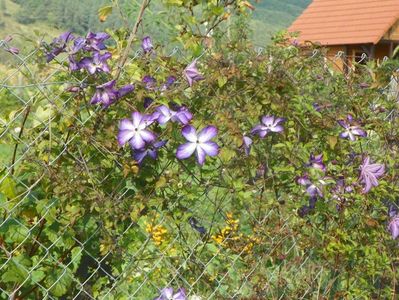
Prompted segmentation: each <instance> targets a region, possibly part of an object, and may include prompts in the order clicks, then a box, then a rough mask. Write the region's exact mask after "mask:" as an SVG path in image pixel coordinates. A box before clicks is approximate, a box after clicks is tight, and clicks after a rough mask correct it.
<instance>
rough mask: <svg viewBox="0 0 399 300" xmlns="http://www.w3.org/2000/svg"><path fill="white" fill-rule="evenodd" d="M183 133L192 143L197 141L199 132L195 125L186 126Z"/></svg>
mask: <svg viewBox="0 0 399 300" xmlns="http://www.w3.org/2000/svg"><path fill="white" fill-rule="evenodd" d="M181 133H182V135H183V136H184V138H185V139H186V140H187V141H189V142H191V143H195V142H197V132H196V131H195V128H194V127H193V126H191V125H186V126H184V127H183V129H182V131H181Z"/></svg>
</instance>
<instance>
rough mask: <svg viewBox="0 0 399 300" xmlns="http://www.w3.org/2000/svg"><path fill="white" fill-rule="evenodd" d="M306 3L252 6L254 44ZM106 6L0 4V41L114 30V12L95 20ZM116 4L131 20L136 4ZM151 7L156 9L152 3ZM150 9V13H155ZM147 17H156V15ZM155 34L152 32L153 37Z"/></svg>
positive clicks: (95, 1) (284, 0)
mask: <svg viewBox="0 0 399 300" xmlns="http://www.w3.org/2000/svg"><path fill="white" fill-rule="evenodd" d="M253 2H254V1H253ZM310 2H311V0H261V1H259V3H254V4H255V7H256V10H255V11H254V12H253V14H252V21H251V29H252V32H253V39H254V42H255V44H257V45H264V44H265V43H267V42H268V41H269V40H270V37H271V36H272V35H273V33H275V32H276V31H278V30H281V29H284V28H286V27H287V26H289V25H290V24H291V23H292V21H293V20H294V19H295V18H296V17H297V16H298V15H299V14H300V13H301V12H302V11H303V9H304V8H305V7H306V6H307V5H308V4H309V3H310ZM109 3H110V1H109V0H84V1H82V0H67V1H65V0H0V37H1V36H5V35H7V34H10V33H18V34H22V35H25V36H30V37H31V36H32V32H34V31H35V30H37V31H38V32H40V33H47V34H48V35H52V36H54V35H55V33H58V32H61V31H65V30H70V31H73V32H75V33H78V34H84V33H85V32H87V31H88V30H93V31H96V30H103V29H104V28H106V27H113V28H116V27H118V26H120V25H122V20H121V18H120V15H119V14H117V13H116V12H114V13H113V14H112V15H111V16H110V17H109V18H108V20H107V22H106V23H101V22H100V21H99V20H98V16H97V11H98V8H99V7H101V6H103V5H106V4H109ZM119 3H120V6H121V7H122V10H123V12H124V15H125V16H126V17H127V18H128V19H129V20H131V19H132V18H131V16H133V15H134V13H135V11H137V9H138V5H137V3H136V2H134V1H127V0H120V1H119ZM153 3H154V5H155V6H156V5H157V3H156V1H154V2H153ZM154 5H153V9H155V10H156V7H155V8H154ZM149 16H150V18H156V17H157V16H156V14H149ZM154 22H156V20H154ZM158 28H159V27H158ZM149 31H151V30H150V29H149ZM157 34H158V32H153V35H157Z"/></svg>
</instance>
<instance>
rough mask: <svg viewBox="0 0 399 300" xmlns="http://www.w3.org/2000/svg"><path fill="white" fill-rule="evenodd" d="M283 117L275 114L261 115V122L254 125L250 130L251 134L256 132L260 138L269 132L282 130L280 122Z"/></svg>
mask: <svg viewBox="0 0 399 300" xmlns="http://www.w3.org/2000/svg"><path fill="white" fill-rule="evenodd" d="M284 121H285V119H283V118H276V117H275V116H263V117H262V118H261V124H258V125H256V126H255V127H254V128H253V129H252V130H251V133H252V134H258V135H259V136H260V137H261V138H264V137H265V136H266V135H267V134H268V133H269V132H282V131H283V130H284V128H283V126H282V125H281V123H283V122H284Z"/></svg>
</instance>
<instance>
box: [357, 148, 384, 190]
mask: <svg viewBox="0 0 399 300" xmlns="http://www.w3.org/2000/svg"><path fill="white" fill-rule="evenodd" d="M384 172H385V166H384V165H382V164H371V163H370V157H368V156H367V157H366V158H365V159H364V160H363V164H362V165H361V166H360V176H359V179H360V181H361V182H362V183H363V184H364V185H365V186H364V188H363V193H368V192H369V191H370V189H371V188H372V187H373V186H378V178H379V177H381V176H382V175H384Z"/></svg>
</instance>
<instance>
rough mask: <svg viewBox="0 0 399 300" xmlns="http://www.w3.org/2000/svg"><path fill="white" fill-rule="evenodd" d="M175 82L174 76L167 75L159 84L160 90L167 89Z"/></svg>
mask: <svg viewBox="0 0 399 300" xmlns="http://www.w3.org/2000/svg"><path fill="white" fill-rule="evenodd" d="M175 82H176V77H175V76H168V78H166V82H165V83H164V84H163V85H162V86H161V88H160V91H161V92H163V91H166V90H167V89H169V88H170V87H171V86H172V85H173V84H174V83H175Z"/></svg>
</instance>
